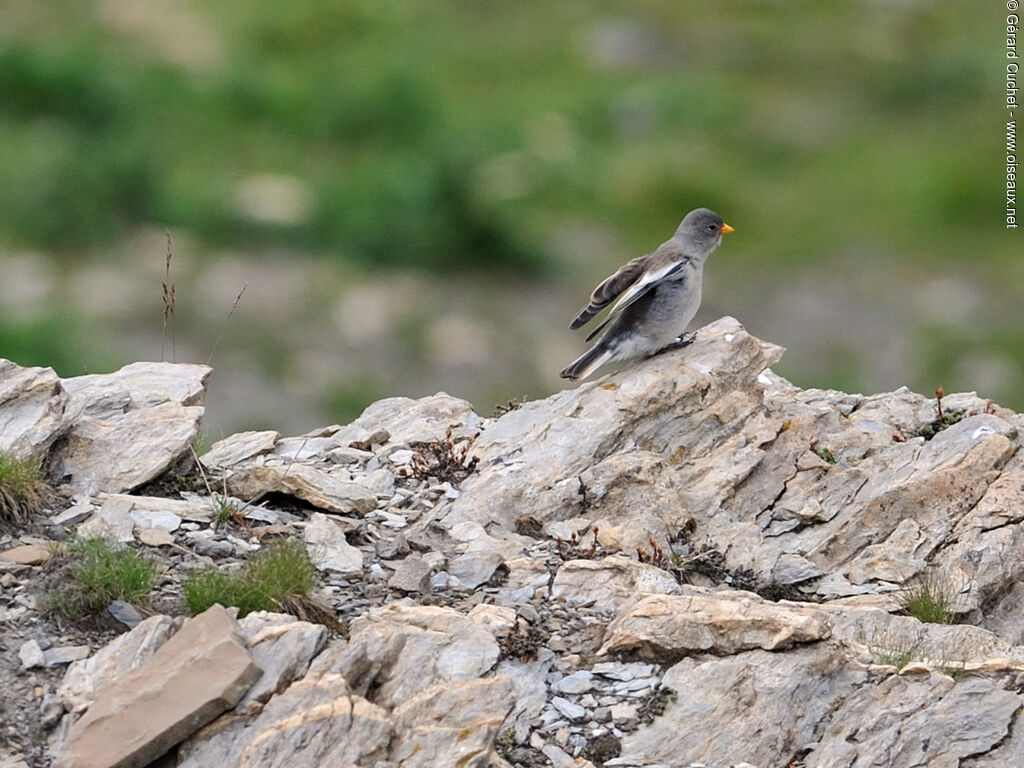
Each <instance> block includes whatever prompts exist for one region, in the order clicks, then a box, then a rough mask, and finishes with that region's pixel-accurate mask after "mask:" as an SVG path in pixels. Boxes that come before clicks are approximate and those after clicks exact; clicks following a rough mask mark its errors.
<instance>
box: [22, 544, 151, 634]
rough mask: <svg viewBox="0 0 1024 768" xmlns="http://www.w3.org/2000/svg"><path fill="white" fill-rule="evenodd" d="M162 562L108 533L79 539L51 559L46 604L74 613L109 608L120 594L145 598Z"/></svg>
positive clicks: (129, 598)
mask: <svg viewBox="0 0 1024 768" xmlns="http://www.w3.org/2000/svg"><path fill="white" fill-rule="evenodd" d="M161 570H162V565H161V563H160V562H159V561H158V560H156V559H154V558H153V557H151V556H148V555H144V554H142V553H140V552H137V551H136V550H134V549H130V548H128V547H119V545H118V544H117V543H116V542H112V541H109V540H107V539H102V538H90V539H76V540H73V541H72V542H71V543H69V544H67V545H66V546H61V547H60V548H59V549H58V550H57V552H56V553H55V556H54V557H53V558H51V560H50V562H49V563H48V564H47V568H46V572H45V574H44V584H46V585H52V586H50V587H49V588H48V589H44V591H43V593H42V594H41V596H40V605H41V606H42V607H43V609H44V610H51V611H56V612H57V613H61V614H63V615H64V616H66V617H68V618H70V619H78V618H81V617H83V616H87V615H90V614H95V613H99V612H101V611H103V610H104V609H105V608H106V607H107V606H108V605H110V603H111V602H113V601H114V600H123V601H125V602H128V603H131V604H133V605H136V606H137V605H141V604H142V603H144V602H145V601H146V599H147V597H148V595H149V593H150V591H151V590H152V589H153V587H154V586H155V585H156V582H157V578H158V577H159V576H160V571H161Z"/></svg>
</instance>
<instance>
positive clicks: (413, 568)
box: [388, 555, 433, 593]
mask: <svg viewBox="0 0 1024 768" xmlns="http://www.w3.org/2000/svg"><path fill="white" fill-rule="evenodd" d="M432 572H433V569H432V568H431V567H430V564H429V563H428V562H427V561H426V560H424V559H423V558H422V557H419V556H417V555H410V556H409V557H407V558H405V559H404V560H402V561H401V562H400V563H399V564H398V567H397V568H395V573H394V575H392V576H391V578H390V579H388V586H389V587H392V588H394V589H400V590H402V591H403V592H422V593H426V592H429V591H430V575H431V573H432Z"/></svg>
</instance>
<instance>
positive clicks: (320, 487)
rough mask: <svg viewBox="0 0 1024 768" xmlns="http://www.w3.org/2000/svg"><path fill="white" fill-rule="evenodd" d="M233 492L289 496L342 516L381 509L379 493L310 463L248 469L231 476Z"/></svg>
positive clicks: (244, 495)
mask: <svg viewBox="0 0 1024 768" xmlns="http://www.w3.org/2000/svg"><path fill="white" fill-rule="evenodd" d="M227 484H228V488H230V489H231V493H233V494H234V495H235V496H238V497H239V498H243V499H258V498H260V497H261V496H265V495H266V494H268V493H285V494H288V495H289V496H295V497H296V498H299V499H302V500H304V501H308V502H309V503H310V504H312V505H313V506H314V507H316V508H317V509H323V510H326V511H328V512H337V513H339V514H342V515H347V514H358V515H365V514H367V513H369V512H372V511H373V510H375V509H376V508H377V494H375V493H374V492H373V491H371V490H370V489H369V488H366V487H364V486H362V485H360V484H359V483H353V482H351V481H350V480H342V479H340V478H338V477H335V476H334V475H331V474H329V473H327V472H323V471H322V470H319V469H316V468H315V467H311V466H309V465H307V464H299V463H297V462H296V463H294V464H290V465H286V466H266V465H264V466H254V467H245V468H243V469H239V470H237V471H235V472H232V473H231V474H230V475H228V477H227Z"/></svg>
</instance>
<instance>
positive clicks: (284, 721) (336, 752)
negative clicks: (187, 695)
mask: <svg viewBox="0 0 1024 768" xmlns="http://www.w3.org/2000/svg"><path fill="white" fill-rule="evenodd" d="M331 661H333V657H331V656H329V655H328V654H321V655H320V657H318V659H317V660H316V661H314V663H313V665H312V666H311V667H310V669H309V672H308V673H307V674H306V675H305V677H304V678H303V680H302V682H301V683H296V684H294V685H291V686H289V687H288V688H287V689H285V690H284V691H283V692H282V693H280V694H278V695H277V696H274V697H272V698H271V699H270V701H268V702H267V704H266V706H265V707H264V708H263V710H262V711H261V712H260V713H259V715H257V716H256V717H255V718H253V719H231V720H225V721H218V723H214V724H213V725H212V726H211V727H209V728H207V729H206V730H204V731H202V732H201V733H199V734H197V735H196V736H195V737H193V738H192V739H190V740H189V741H186V742H185V743H184V744H182V745H181V746H180V747H179V749H178V762H177V768H209V766H216V765H223V766H235V765H238V766H241V765H249V766H263V765H266V766H271V765H281V766H285V765H295V766H299V765H325V766H326V765H339V766H341V765H344V766H349V765H351V766H363V765H368V766H373V765H376V764H378V763H379V761H383V760H385V759H387V756H388V746H389V744H390V742H391V739H392V736H393V728H392V724H391V721H390V719H389V717H388V712H387V711H386V710H385V709H383V708H382V707H379V706H377V705H375V704H371V703H370V702H368V701H367V700H366V699H364V698H362V697H360V696H358V695H355V694H353V692H352V690H351V689H350V688H349V686H348V684H347V682H346V680H345V678H344V677H343V676H341V675H340V674H338V672H337V671H335V670H334V669H332V668H331V663H330V662H331Z"/></svg>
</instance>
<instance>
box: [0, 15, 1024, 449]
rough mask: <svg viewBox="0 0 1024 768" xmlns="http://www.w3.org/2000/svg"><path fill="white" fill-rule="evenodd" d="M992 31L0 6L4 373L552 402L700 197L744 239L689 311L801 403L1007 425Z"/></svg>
mask: <svg viewBox="0 0 1024 768" xmlns="http://www.w3.org/2000/svg"><path fill="white" fill-rule="evenodd" d="M1000 11H1001V9H1000V7H998V6H997V5H993V6H992V12H991V13H988V12H987V11H983V10H982V9H976V8H973V7H967V6H966V5H965V4H964V3H954V2H935V3H922V2H902V3H883V2H876V1H874V0H872V1H868V0H853V1H851V2H847V3H834V2H792V3H778V2H766V1H765V0H759V1H757V2H752V1H739V2H734V3H721V2H710V1H707V0H705V1H702V2H692V3H679V2H673V1H672V0H648V1H647V2H637V3H630V4H621V3H612V2H582V1H581V2H572V1H570V2H560V3H547V2H536V0H529V1H526V2H517V3H481V2H479V1H477V2H469V1H468V0H462V1H458V2H436V1H430V0H426V1H421V2H411V1H408V2H400V1H398V0H347V1H346V2H322V1H314V0H292V1H291V2H288V3H282V2H277V1H276V0H275V1H273V2H271V0H250V2H247V3H234V2H225V1H224V0H205V1H204V2H199V1H198V0H194V1H189V0H147V2H139V0H93V1H91V2H85V1H84V0H51V1H50V2H47V3H38V2H36V1H35V0H5V1H4V3H3V14H2V15H3V24H2V25H0V357H8V358H11V359H13V360H15V361H17V362H19V363H21V364H25V365H28V364H36V365H50V366H53V367H54V368H56V369H57V371H58V372H59V373H60V374H62V375H65V376H66V375H74V374H77V373H80V372H82V371H85V370H88V371H91V372H99V371H106V370H112V369H114V368H116V367H119V366H120V365H122V364H124V363H127V362H130V361H132V360H137V359H161V356H162V357H163V358H164V359H176V360H178V361H190V362H207V361H210V362H211V364H212V365H213V366H214V368H215V376H214V380H213V384H212V387H211V392H210V397H209V399H208V404H209V411H208V416H207V421H206V424H207V429H208V431H209V432H211V435H210V436H211V437H212V438H213V439H216V438H218V437H220V436H222V435H223V434H226V433H228V432H230V431H234V430H238V429H243V428H261V427H275V428H281V429H284V430H289V431H293V432H294V431H305V430H308V429H313V428H315V427H317V426H321V425H324V424H328V423H333V422H344V421H346V420H348V419H350V418H351V417H352V416H353V415H355V414H357V413H358V412H359V410H361V408H362V407H363V406H365V405H366V404H367V403H369V402H371V401H372V400H374V399H377V398H380V397H383V396H388V395H411V396H421V395H425V394H430V393H433V392H434V391H437V390H440V389H444V390H446V391H449V392H451V393H452V394H455V395H459V396H462V397H465V398H467V399H469V400H471V401H472V402H474V404H475V405H476V406H477V409H478V410H479V411H480V412H482V413H484V414H487V413H489V412H490V411H491V409H492V407H493V406H494V404H496V403H499V402H505V401H506V400H508V399H509V398H513V397H521V396H523V395H525V396H527V397H530V398H538V397H543V396H545V395H547V394H549V393H550V392H552V391H554V390H556V389H557V388H559V387H561V386H562V385H563V384H564V382H562V381H561V380H559V379H558V378H557V371H558V370H560V369H561V367H562V366H563V365H565V364H566V363H567V362H569V361H570V360H571V359H573V358H574V357H575V356H576V355H577V354H579V353H580V352H581V351H582V350H583V348H584V344H583V340H582V338H581V337H580V336H579V335H574V334H572V333H570V332H569V331H568V329H567V323H568V320H569V319H570V317H571V316H572V315H573V314H574V312H575V310H576V309H577V308H578V306H579V305H581V304H582V303H583V302H584V300H585V299H586V296H587V295H588V294H589V291H590V289H591V288H592V287H593V285H594V284H595V283H596V282H597V281H598V280H600V279H601V278H603V277H604V276H605V275H606V274H608V273H609V272H610V271H612V270H613V269H615V268H617V267H618V266H619V264H621V263H622V262H624V261H625V260H626V259H628V258H631V257H632V256H634V255H637V254H639V253H642V252H644V251H646V250H650V249H652V248H653V247H655V246H657V245H658V244H659V243H660V242H661V241H663V240H665V239H666V238H667V237H669V236H670V235H671V233H672V231H673V230H674V228H675V226H676V225H677V224H678V221H679V219H680V218H681V217H682V216H683V215H684V214H685V213H686V212H687V211H688V210H690V209H691V208H694V207H697V206H700V205H706V206H709V207H712V208H714V209H715V210H717V211H718V212H719V213H720V214H721V215H722V216H723V218H725V220H726V221H728V222H729V223H730V224H732V225H733V226H734V227H735V228H736V230H737V232H736V234H734V235H731V236H730V237H729V238H728V239H727V240H726V242H725V244H724V245H723V247H722V248H721V249H720V250H719V251H718V252H717V253H716V254H715V256H714V257H713V258H712V261H711V263H710V265H709V268H708V272H707V276H706V287H705V302H704V306H703V308H702V310H701V314H700V315H699V316H698V321H699V322H702V323H703V322H707V321H710V320H712V319H714V318H716V317H718V316H720V315H722V314H731V315H734V316H736V317H737V318H739V319H740V320H741V321H742V322H743V323H744V324H746V325H747V327H748V328H749V329H750V330H751V331H752V332H753V333H755V334H756V335H759V336H761V337H762V338H766V339H768V340H770V341H773V342H776V343H778V344H782V345H784V346H786V347H787V348H788V352H787V354H786V356H785V358H784V360H783V362H782V363H781V364H780V365H779V366H777V371H778V372H779V373H781V374H783V375H785V376H787V377H789V378H790V379H792V380H793V381H794V383H796V384H798V385H800V386H803V387H835V388H841V389H845V390H847V391H862V392H875V391H881V390H887V389H893V388H896V387H898V386H900V385H904V384H905V385H908V386H910V387H911V388H914V389H917V390H920V391H925V392H930V391H931V390H932V389H934V387H935V386H937V385H940V384H941V385H943V386H944V387H945V388H946V391H955V390H972V389H973V390H978V391H979V393H980V394H982V395H984V396H987V397H992V398H994V399H995V400H997V401H999V402H1001V403H1002V404H1004V405H1007V406H1011V407H1014V408H1016V409H1018V410H1024V375H1022V374H1024V330H1022V327H1024V323H1022V319H1024V317H1022V314H1024V312H1022V309H1021V302H1020V298H1019V295H1018V293H1019V292H1018V287H1019V286H1020V285H1021V284H1022V282H1024V260H1022V259H1021V257H1020V256H1021V253H1022V249H1021V248H1020V239H1019V237H1017V236H1016V232H1007V230H1005V228H1004V222H1003V214H1004V206H1003V202H1004V201H1003V194H1002V193H1003V169H1002V165H1003V154H1004V153H1003V142H1004V139H1005V116H1004V112H1005V110H1004V109H1003V94H1002V87H1003V55H1004V53H1003V50H1002V46H1003V43H1004V41H1003V40H1002V39H1001V38H1002V26H1003V20H1002V18H1001V15H1000ZM167 231H169V232H170V235H171V251H172V254H173V256H172V259H171V262H170V281H171V282H173V283H174V286H175V292H176V305H175V316H174V318H173V322H172V323H171V326H170V327H169V328H168V330H167V331H166V333H165V332H164V331H163V330H162V329H163V320H162V313H163V304H162V301H161V292H162V291H161V283H162V282H163V281H164V280H165V266H166V255H167V235H166V232H167ZM243 286H246V287H245V292H244V294H243V296H242V298H241V300H240V301H238V302H237V307H236V308H235V309H234V311H232V305H233V302H234V301H235V298H236V296H237V295H238V293H239V291H241V290H242V288H243ZM172 336H173V338H172Z"/></svg>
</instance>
